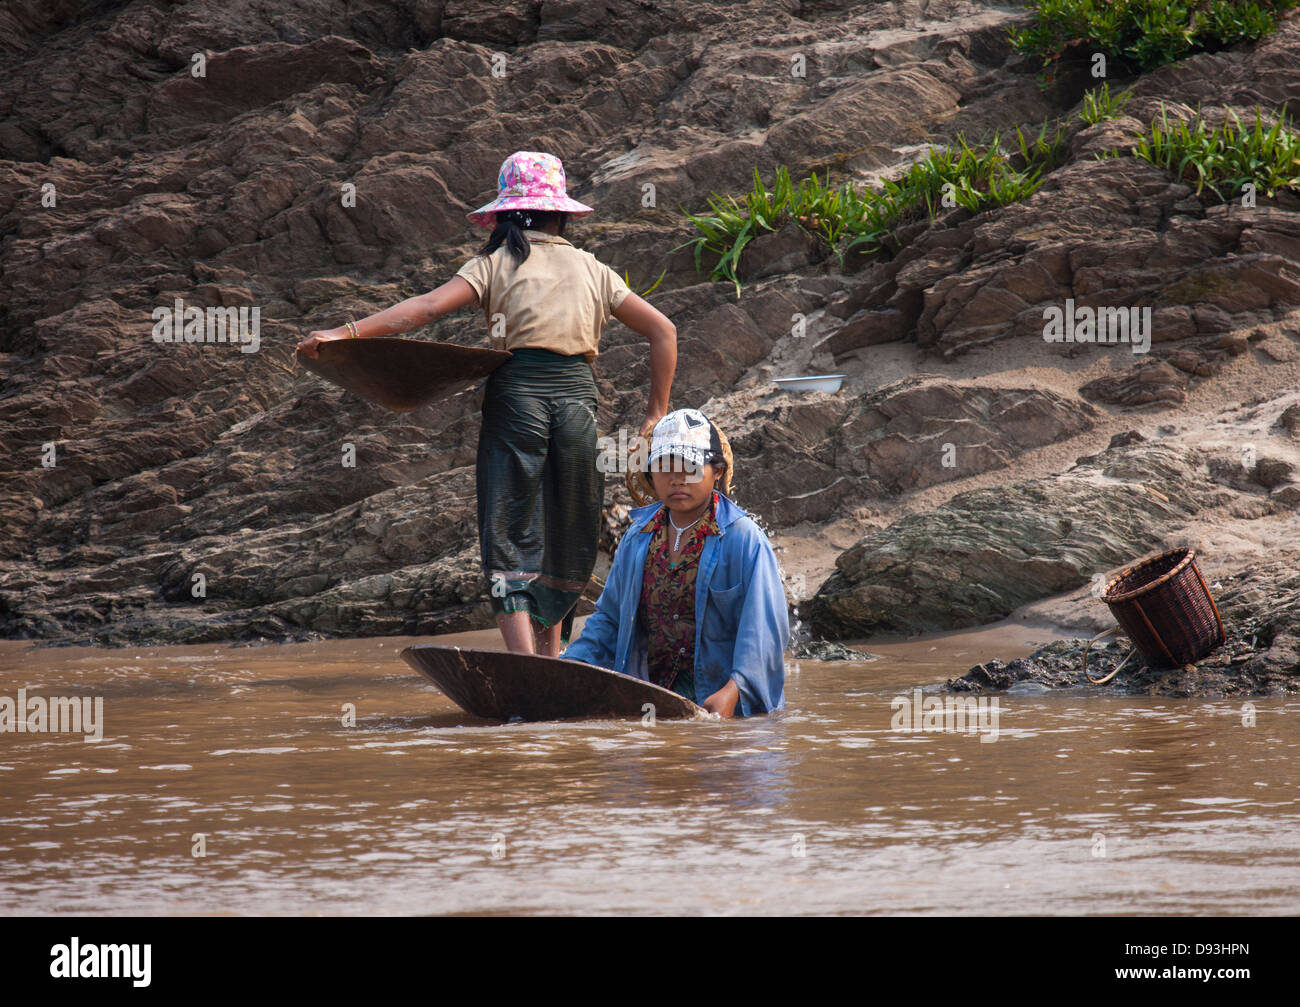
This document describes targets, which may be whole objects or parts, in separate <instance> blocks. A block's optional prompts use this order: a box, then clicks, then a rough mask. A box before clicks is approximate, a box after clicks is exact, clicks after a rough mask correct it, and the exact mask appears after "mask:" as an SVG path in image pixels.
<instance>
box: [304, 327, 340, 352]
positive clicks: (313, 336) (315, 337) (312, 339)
mask: <svg viewBox="0 0 1300 1007" xmlns="http://www.w3.org/2000/svg"><path fill="white" fill-rule="evenodd" d="M348 338H350V337H349V335H348V333H346V332H341V331H339V330H338V329H325V330H323V331H316V332H309V333H308V334H307V338H306V339H304V340H303V341H302V342H301V343H299V344H298V349H300V350H302V352H303V356H307V357H312V358H316V357H319V356H320V351H319V347H320V344H321V343H328V342H329V341H330V340H332V339H348Z"/></svg>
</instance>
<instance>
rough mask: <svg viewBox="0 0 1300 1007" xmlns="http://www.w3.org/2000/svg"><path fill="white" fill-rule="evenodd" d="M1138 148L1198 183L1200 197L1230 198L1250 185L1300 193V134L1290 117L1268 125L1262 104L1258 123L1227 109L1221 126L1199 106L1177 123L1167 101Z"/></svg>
mask: <svg viewBox="0 0 1300 1007" xmlns="http://www.w3.org/2000/svg"><path fill="white" fill-rule="evenodd" d="M1132 149H1133V153H1134V154H1135V155H1136V156H1138V157H1140V158H1142V159H1143V160H1145V161H1149V162H1151V163H1152V164H1154V165H1158V166H1159V167H1162V168H1165V169H1167V170H1169V171H1170V172H1172V173H1173V174H1174V175H1176V176H1177V177H1178V178H1180V179H1182V180H1183V181H1186V182H1187V183H1188V184H1189V185H1192V186H1193V187H1194V189H1195V191H1196V195H1197V196H1200V195H1201V194H1202V193H1203V192H1204V191H1205V190H1206V189H1209V190H1210V191H1211V192H1213V193H1214V194H1215V196H1217V197H1218V198H1219V199H1220V200H1221V201H1223V202H1226V201H1227V200H1228V199H1230V198H1231V197H1232V195H1233V194H1234V193H1236V192H1239V191H1240V190H1241V189H1242V187H1243V186H1245V185H1246V184H1247V183H1251V184H1253V185H1255V186H1256V187H1257V188H1258V189H1260V190H1262V191H1263V192H1265V193H1266V194H1267V195H1269V196H1273V195H1274V194H1275V193H1276V192H1277V191H1278V190H1279V189H1288V190H1291V191H1293V192H1297V193H1300V135H1297V134H1296V133H1295V131H1294V130H1293V129H1292V127H1291V122H1290V119H1289V118H1288V117H1286V116H1281V117H1278V118H1277V119H1276V120H1275V121H1274V123H1273V125H1272V126H1266V125H1265V123H1264V120H1263V117H1262V115H1261V113H1260V110H1259V109H1258V108H1257V109H1255V122H1254V125H1253V126H1249V127H1245V126H1243V125H1242V124H1241V120H1240V119H1239V118H1238V116H1237V114H1236V113H1235V112H1233V111H1232V110H1231V109H1227V110H1226V111H1225V116H1224V121H1223V123H1222V125H1220V126H1219V127H1217V128H1215V127H1212V126H1210V125H1209V124H1208V123H1207V122H1206V121H1205V119H1204V118H1203V117H1202V116H1201V114H1200V111H1199V109H1198V111H1197V114H1196V116H1195V117H1194V118H1193V120H1192V121H1191V122H1190V123H1189V122H1184V121H1183V120H1181V119H1175V120H1174V121H1173V122H1172V123H1171V122H1170V120H1169V114H1168V109H1167V108H1165V107H1164V106H1163V105H1161V107H1160V116H1159V118H1158V119H1154V120H1152V122H1151V124H1150V132H1149V135H1144V136H1140V137H1138V140H1137V143H1136V145H1135V146H1134V147H1133V148H1132ZM1225 193H1226V195H1225Z"/></svg>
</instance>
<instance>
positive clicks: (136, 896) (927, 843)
mask: <svg viewBox="0 0 1300 1007" xmlns="http://www.w3.org/2000/svg"><path fill="white" fill-rule="evenodd" d="M1051 638H1052V634H1051V633H1050V632H1048V631H1044V630H1037V631H1034V630H1029V629H1026V628H1023V627H1017V626H1009V625H1002V626H998V627H992V628H989V629H985V630H981V631H978V632H972V633H964V634H952V635H947V636H943V637H936V638H920V639H913V640H910V641H898V642H892V643H882V642H873V643H871V644H869V645H868V646H869V649H871V650H872V651H874V652H875V653H878V654H881V655H883V657H884V660H881V661H876V662H871V663H865V664H853V663H820V662H814V661H802V662H798V668H797V670H796V669H795V663H794V662H790V664H791V670H790V675H789V678H788V681H787V688H786V700H787V709H786V710H785V711H783V712H781V713H778V714H776V715H773V716H770V717H760V718H754V719H752V720H749V721H733V722H707V723H700V722H691V723H682V722H667V721H659V722H658V723H656V724H654V725H653V726H645V725H643V724H642V723H641V722H639V721H636V722H630V721H629V722H620V721H585V722H559V723H548V724H522V723H516V724H507V725H501V724H493V723H488V722H482V721H476V720H475V719H473V718H471V717H470V716H468V715H466V714H463V713H461V712H460V711H459V709H458V708H457V707H455V706H454V705H453V704H452V703H451V702H450V701H449V700H446V699H445V698H443V697H441V696H440V695H438V694H437V692H436V691H435V690H434V689H433V688H432V687H431V686H429V685H427V684H426V683H425V682H424V681H423V680H422V679H421V678H419V677H418V676H417V675H415V674H414V673H413V672H412V671H411V670H409V669H408V668H407V667H406V665H405V664H404V663H402V662H401V661H400V660H399V659H398V658H397V652H398V651H399V650H400V649H401V648H402V647H403V646H406V645H407V644H408V643H411V642H428V640H427V639H425V640H424V641H414V640H406V639H393V638H385V639H367V640H355V641H346V642H330V643H324V644H302V645H292V646H266V647H228V646H218V645H211V644H209V645H199V646H188V647H164V648H137V649H125V650H105V649H74V648H34V647H31V646H30V645H29V644H26V643H19V642H13V641H8V642H3V643H0V697H6V696H7V697H10V699H14V700H16V699H17V697H18V694H19V690H20V689H21V690H25V693H26V695H27V696H28V697H32V696H41V697H53V696H59V697H64V696H66V697H71V696H80V697H102V699H103V723H102V732H103V737H102V739H101V740H99V741H97V742H96V741H88V740H86V739H85V736H84V730H85V725H82V730H83V733H82V734H77V733H71V732H65V733H50V732H46V733H26V732H25V733H21V734H19V733H14V732H12V731H11V732H8V733H4V734H0V788H2V790H0V864H3V875H2V877H0V912H4V913H7V914H55V913H70V914H146V915H155V914H186V915H189V914H259V915H262V914H266V915H281V914H351V913H364V914H427V913H437V914H442V913H488V914H491V913H527V914H538V913H540V914H551V913H561V914H570V913H572V914H587V913H600V914H605V913H635V914H655V913H687V914H785V913H800V914H827V913H844V914H859V913H905V914H930V913H942V914H996V915H1002V914H1015V915H1019V914H1043V913H1045V914H1070V915H1084V914H1115V913H1141V914H1164V913H1170V914H1196V915H1208V914H1237V913H1241V914H1291V913H1296V912H1300V805H1298V804H1297V797H1298V796H1300V793H1298V791H1300V771H1298V768H1297V767H1298V766H1300V729H1297V723H1300V719H1298V715H1300V702H1297V701H1296V700H1295V699H1285V698H1276V699H1273V698H1265V699H1257V700H1255V701H1254V702H1253V707H1248V708H1245V709H1243V704H1242V703H1241V702H1239V701H1226V700H1218V701H1215V700H1170V699H1147V698H1133V697H1109V696H1106V695H1105V694H1104V691H1103V690H1097V691H1095V692H1077V691H1076V692H1062V693H1056V694H1046V693H1041V692H1013V693H1010V694H1003V695H1001V696H999V697H998V706H997V708H996V711H995V712H994V711H993V710H992V709H991V708H989V709H986V710H985V711H984V714H985V715H984V719H983V720H982V721H980V720H978V719H976V721H975V727H976V729H975V730H974V731H972V730H970V728H971V724H970V723H967V724H966V726H965V729H962V728H961V725H958V724H956V723H955V722H954V721H951V720H947V721H945V720H942V718H939V717H938V716H937V715H936V716H935V718H933V721H932V722H931V723H929V724H928V725H927V723H926V722H925V721H924V720H922V719H921V718H920V716H919V715H918V716H917V718H916V719H915V720H913V719H912V714H911V713H910V712H909V711H907V710H905V708H904V707H903V705H902V700H903V699H904V698H906V699H907V700H908V701H909V702H910V701H912V700H913V699H914V697H915V693H914V692H913V688H914V687H915V686H934V685H938V684H941V683H942V682H943V681H944V680H945V679H947V678H949V677H952V676H954V675H957V674H961V673H963V672H964V671H966V670H967V669H968V668H969V667H970V666H971V665H972V664H973V663H975V662H976V661H978V660H983V659H987V658H989V657H993V656H998V657H1003V658H1010V657H1014V656H1019V655H1021V654H1025V653H1028V652H1029V650H1031V649H1032V646H1035V645H1037V644H1040V643H1043V642H1046V641H1047V640H1049V639H1051ZM442 640H444V641H445V642H452V643H461V644H464V645H471V646H497V645H498V644H499V637H498V636H497V635H496V634H494V633H467V634H459V635H456V636H450V637H444V638H442ZM347 704H352V705H353V706H355V726H347V725H345V721H346V720H348V719H349V718H348V717H347V710H348V706H347ZM994 721H996V723H994ZM900 722H902V723H904V724H905V725H906V726H907V727H908V728H911V729H905V728H904V727H903V726H900ZM47 726H48V725H47ZM64 726H69V725H67V724H66V723H65V725H64ZM918 726H919V727H920V728H921V729H920V730H917V729H916V727H918ZM944 728H948V729H946V730H945V729H944Z"/></svg>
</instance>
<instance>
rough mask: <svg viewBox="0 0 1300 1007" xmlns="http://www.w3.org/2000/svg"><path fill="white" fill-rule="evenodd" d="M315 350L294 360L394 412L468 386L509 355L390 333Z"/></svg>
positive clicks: (334, 342)
mask: <svg viewBox="0 0 1300 1007" xmlns="http://www.w3.org/2000/svg"><path fill="white" fill-rule="evenodd" d="M317 352H318V353H319V354H320V356H318V357H315V358H313V357H309V356H307V355H306V354H304V353H303V352H302V351H301V350H299V351H298V352H297V358H298V363H300V364H302V366H303V367H305V368H307V370H309V371H311V372H312V373H313V374H318V375H320V376H321V377H322V378H324V379H325V380H326V381H330V382H332V383H334V384H336V385H338V386H339V387H340V388H344V389H346V390H347V391H349V392H351V393H352V394H354V395H360V396H361V397H362V398H363V399H366V400H368V401H370V402H375V403H378V404H379V405H381V406H384V407H385V408H386V409H392V410H393V411H394V412H399V413H405V412H410V411H411V410H412V409H419V408H420V407H421V406H427V405H428V404H429V403H430V402H434V401H436V400H438V399H441V398H446V397H447V396H449V395H452V394H454V393H456V392H458V391H461V390H462V389H465V388H468V387H469V386H470V385H472V384H474V382H476V381H478V380H479V379H481V378H485V377H487V375H489V374H491V373H492V372H493V371H494V370H496V369H497V368H498V367H500V366H501V365H502V364H504V363H505V362H506V361H507V360H509V359H510V357H511V356H512V354H511V353H510V352H509V351H508V350H489V349H485V348H483V347H478V346H457V345H455V344H454V343H436V342H432V341H430V340H427V339H399V338H396V337H393V336H380V337H374V338H369V339H331V340H329V341H328V342H324V343H321V344H319V345H318V346H317Z"/></svg>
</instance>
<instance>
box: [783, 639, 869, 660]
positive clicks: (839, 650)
mask: <svg viewBox="0 0 1300 1007" xmlns="http://www.w3.org/2000/svg"><path fill="white" fill-rule="evenodd" d="M789 656H790V657H792V658H795V659H796V660H800V661H879V660H881V657H880V655H879V654H872V653H870V652H869V651H865V650H854V649H853V648H852V647H846V646H844V644H842V643H837V642H835V641H834V640H808V641H805V642H803V643H800V644H799V645H798V646H796V647H792V648H791V649H790V653H789Z"/></svg>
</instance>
